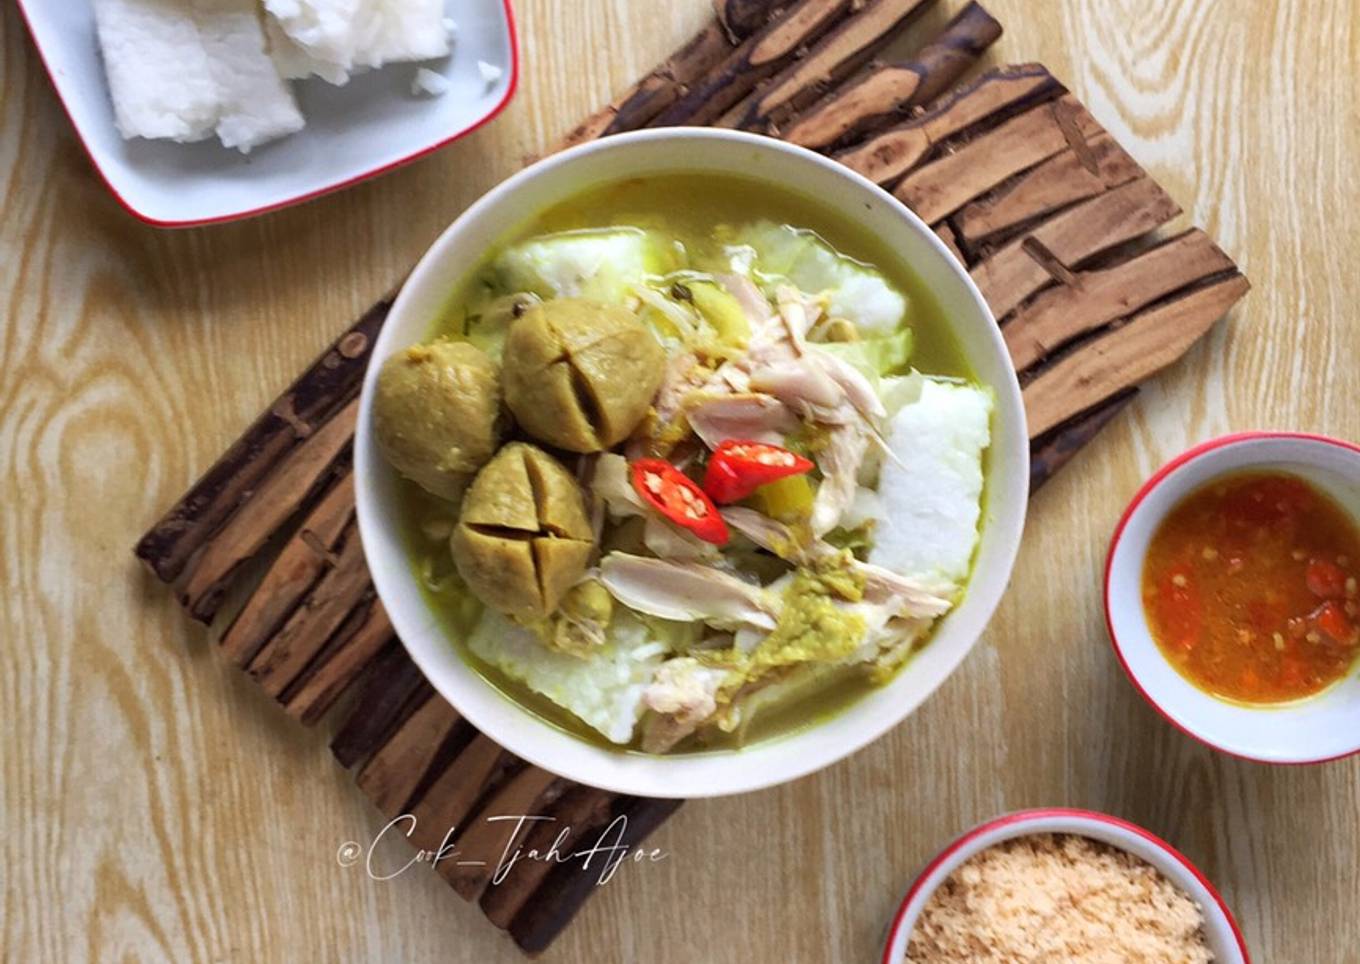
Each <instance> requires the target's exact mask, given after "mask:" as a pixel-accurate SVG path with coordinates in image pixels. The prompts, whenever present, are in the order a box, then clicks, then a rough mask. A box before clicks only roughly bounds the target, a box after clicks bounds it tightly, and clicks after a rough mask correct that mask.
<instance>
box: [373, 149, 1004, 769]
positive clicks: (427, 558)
mask: <svg viewBox="0 0 1360 964" xmlns="http://www.w3.org/2000/svg"><path fill="white" fill-rule="evenodd" d="M734 213H736V214H738V215H739V216H738V217H736V218H734V216H733V215H734ZM762 219H764V220H769V221H773V222H775V223H777V224H787V225H790V226H792V227H796V228H802V229H810V230H812V231H815V232H816V233H817V234H818V235H820V236H821V237H822V238H823V239H824V240H826V241H827V242H828V243H829V244H831V245H832V246H833V247H834V248H836V250H838V251H840V252H841V253H842V254H845V255H848V256H850V257H852V258H854V259H856V260H858V261H861V262H863V263H865V264H867V265H870V266H872V267H873V268H874V269H875V270H877V271H879V272H881V273H882V274H883V276H884V277H885V278H887V279H888V281H889V282H890V283H891V284H892V285H893V286H894V287H896V288H897V289H898V290H899V291H901V292H902V293H903V294H905V295H906V296H907V299H908V314H907V322H906V324H907V326H908V327H910V328H911V329H912V333H913V349H912V355H911V359H910V362H909V366H910V367H912V368H916V369H919V370H920V371H922V372H924V373H926V374H930V375H945V376H954V377H960V378H966V379H969V380H974V376H973V373H972V371H971V369H970V368H969V367H968V364H967V362H966V360H965V358H964V355H963V352H962V351H961V349H960V348H959V345H958V343H957V341H956V340H955V338H954V335H953V333H952V332H951V330H950V329H949V326H948V324H947V321H946V318H945V315H944V312H943V310H942V309H941V307H940V305H939V302H938V300H937V299H936V297H935V296H934V294H933V293H932V292H931V291H930V290H929V289H927V288H926V286H925V285H924V284H923V283H922V282H921V280H920V278H918V277H917V276H916V274H915V273H914V272H913V271H912V270H911V268H910V266H909V265H908V264H906V263H905V262H904V261H903V260H902V259H901V258H900V257H898V256H897V255H896V253H895V252H894V251H893V250H892V249H891V248H890V247H889V246H888V245H886V244H885V243H884V242H883V241H882V240H880V239H879V238H877V237H876V236H874V235H873V234H871V233H869V232H868V231H865V230H864V229H863V228H862V227H861V226H860V225H858V224H857V223H856V222H855V221H854V219H853V218H852V217H850V216H848V215H847V214H845V213H843V212H840V211H836V210H833V209H830V208H828V207H826V206H825V205H823V204H821V203H819V202H817V201H815V200H813V199H810V198H807V197H804V196H802V195H800V194H797V193H794V192H792V191H788V190H785V189H782V188H776V187H772V186H770V185H769V184H766V183H764V182H759V181H755V180H752V179H747V178H741V177H715V176H710V175H697V174H668V175H661V176H656V177H650V178H636V179H631V180H627V181H622V182H619V183H617V184H612V185H609V186H607V187H603V188H600V189H597V190H594V191H591V192H588V193H584V194H582V195H580V196H578V197H576V198H573V199H571V200H569V201H567V202H565V203H563V204H560V205H558V206H556V207H553V208H551V209H549V210H547V211H546V212H544V213H543V214H541V215H539V216H538V217H536V218H533V219H532V220H530V221H529V222H528V223H525V224H522V225H520V226H518V227H516V228H514V229H512V230H510V231H508V232H507V233H506V234H505V235H504V236H503V237H502V238H501V239H500V241H499V242H498V243H497V244H496V245H494V246H493V247H492V248H491V249H490V250H489V251H488V252H487V253H486V255H485V257H484V258H483V259H482V260H481V262H480V263H479V264H478V266H477V267H476V268H475V269H474V270H473V271H471V272H470V273H469V275H468V276H467V277H466V278H463V279H460V280H459V281H458V282H457V283H456V284H455V285H454V288H453V292H452V294H451V297H450V300H449V303H448V307H447V309H446V310H445V313H444V315H443V316H442V317H440V318H438V319H436V321H435V322H434V324H433V325H432V327H431V330H430V332H429V337H430V338H436V337H451V338H458V337H461V335H462V331H463V327H462V325H463V317H464V312H463V308H464V305H465V303H466V302H467V301H468V300H469V298H470V297H471V296H472V294H473V292H474V291H475V290H476V286H480V285H483V284H484V280H483V278H484V272H485V268H486V266H487V265H488V264H490V262H491V261H493V260H494V259H495V258H496V257H497V256H498V255H499V254H500V252H501V251H502V250H503V249H504V248H506V247H507V246H509V245H511V244H514V243H515V242H517V241H520V240H524V239H526V238H530V237H535V236H538V235H542V234H550V233H556V232H560V231H571V230H578V229H584V228H608V227H624V226H628V227H638V228H645V229H654V230H656V231H658V232H660V233H661V234H663V235H665V236H667V237H671V238H675V239H677V240H679V241H680V242H681V243H682V244H684V245H685V247H686V249H688V250H690V251H701V250H703V249H705V248H706V247H708V246H711V245H712V241H711V237H712V234H713V231H714V228H715V226H717V225H723V224H733V225H735V224H739V223H749V222H754V221H758V220H762ZM511 293H512V292H502V294H511ZM986 465H987V458H986V453H984V477H985V474H986ZM399 491H400V492H401V500H402V510H403V513H402V514H403V519H404V526H405V536H406V541H407V545H408V546H409V547H410V551H411V555H412V561H413V566H414V568H415V571H416V574H417V577H418V579H419V580H420V582H421V586H422V589H423V590H424V593H425V596H426V600H427V601H428V603H429V605H430V607H431V608H432V609H433V610H434V612H435V614H436V615H437V617H438V619H439V621H440V623H441V625H442V626H443V627H444V629H445V632H446V633H447V634H448V636H449V638H450V640H452V641H453V643H454V645H455V646H456V647H457V649H458V651H459V653H460V655H461V656H462V657H463V659H464V660H465V661H466V662H467V663H468V664H469V665H470V666H472V667H473V668H474V669H475V670H476V671H477V672H478V674H479V675H481V676H482V677H483V678H484V679H485V680H486V681H487V682H488V683H490V684H491V685H492V686H493V687H495V688H496V689H497V690H498V691H499V692H500V693H501V694H502V695H503V696H505V697H506V698H507V699H509V700H511V701H512V702H514V703H517V704H519V705H521V706H523V707H525V708H526V709H528V710H530V711H531V712H533V713H534V714H536V715H537V716H539V717H540V718H541V719H543V720H544V721H545V722H547V723H549V724H551V725H553V726H554V727H556V728H558V729H560V730H563V731H565V732H568V733H570V734H572V735H574V736H576V737H579V738H581V739H584V740H588V741H590V742H591V743H594V744H597V745H599V746H604V747H607V748H610V749H614V750H635V749H636V748H635V747H627V748H624V747H619V746H617V745H616V744H613V743H610V742H609V741H607V740H606V739H605V738H604V737H603V736H601V735H600V734H599V733H597V732H596V731H595V730H593V729H591V728H590V727H589V726H587V725H585V724H584V723H582V722H581V721H580V720H578V719H577V718H576V717H575V716H573V715H572V714H571V713H569V712H568V711H566V710H564V709H562V708H561V707H559V706H557V705H556V704H554V703H552V702H551V701H550V700H548V699H546V698H545V697H543V696H541V695H539V694H538V693H535V692H533V691H532V690H530V689H529V688H528V687H526V686H524V685H522V684H520V683H519V682H518V681H516V680H513V679H511V678H509V677H507V676H506V675H505V674H504V673H502V672H501V671H500V670H498V669H496V668H495V667H493V666H490V665H488V664H487V663H485V662H484V661H483V660H481V659H479V658H478V657H477V656H476V655H475V654H474V653H472V652H471V650H470V649H469V648H468V647H467V645H466V643H465V642H464V640H465V639H466V638H467V636H468V635H469V634H470V633H471V630H472V628H473V627H474V626H475V625H476V622H477V619H478V618H479V616H480V613H481V604H480V603H479V602H477V600H476V599H475V598H473V597H472V596H471V594H470V593H468V591H467V590H466V588H464V586H463V585H462V583H461V582H460V580H459V579H458V575H457V573H456V571H455V570H454V567H453V561H452V559H451V558H450V557H449V552H448V541H447V538H438V536H440V535H441V533H442V531H443V530H444V529H445V528H447V527H448V526H450V525H451V523H452V521H453V519H454V517H455V513H456V509H455V507H454V506H453V505H452V504H450V503H448V502H444V501H442V500H439V499H436V498H434V497H432V496H430V495H428V494H426V493H425V492H424V491H423V490H421V489H420V488H419V487H418V486H416V485H415V484H414V483H411V482H408V481H406V480H404V479H403V480H401V483H400V489H399ZM928 638H929V637H927V639H928ZM925 642H926V640H921V641H920V642H918V643H917V647H918V648H919V647H920V646H922V645H924V644H925ZM874 686H875V684H874V683H873V682H871V681H870V680H869V678H868V673H867V671H863V670H861V669H860V668H857V667H851V668H848V669H846V670H843V671H840V672H837V673H833V674H828V676H827V678H826V679H824V680H822V681H821V682H820V684H819V685H817V686H814V687H808V688H807V691H806V695H805V696H804V697H802V698H799V699H798V700H797V701H796V702H795V703H793V704H791V705H780V706H776V707H773V708H771V709H768V710H763V711H762V712H760V713H759V714H757V716H756V718H755V719H754V720H753V721H752V723H751V724H750V725H749V726H748V727H746V728H745V730H743V731H739V733H738V734H730V735H729V734H720V733H707V734H704V736H703V739H699V738H697V737H696V738H692V739H691V740H689V741H687V742H685V743H682V744H681V745H680V746H679V747H677V748H676V749H675V750H673V751H671V752H699V751H704V750H708V749H730V748H733V747H735V746H737V745H750V744H751V743H753V742H758V741H760V740H765V739H770V738H773V737H777V736H786V735H790V734H792V733H795V732H798V731H799V730H802V729H805V728H806V727H808V726H812V725H816V724H817V723H820V722H822V721H824V720H826V719H827V718H828V717H830V716H832V715H834V714H836V713H838V712H839V711H841V710H842V709H844V708H846V707H847V706H849V705H850V704H851V703H852V702H854V701H855V700H856V699H857V698H858V697H860V696H862V695H864V694H865V693H866V692H868V691H869V690H870V689H872V688H873V687H874ZM637 752H641V751H637Z"/></svg>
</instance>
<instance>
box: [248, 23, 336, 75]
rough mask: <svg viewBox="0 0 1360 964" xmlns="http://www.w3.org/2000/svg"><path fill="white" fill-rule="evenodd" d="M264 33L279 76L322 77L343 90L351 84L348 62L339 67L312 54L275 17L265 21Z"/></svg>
mask: <svg viewBox="0 0 1360 964" xmlns="http://www.w3.org/2000/svg"><path fill="white" fill-rule="evenodd" d="M264 32H265V38H266V40H267V41H268V44H269V56H270V57H271V58H272V59H273V61H274V66H275V67H276V68H277V69H278V71H279V73H280V74H282V75H283V76H284V77H285V78H287V79H288V80H305V79H306V78H308V77H320V78H321V79H322V80H324V81H327V82H328V83H332V84H334V85H335V86H337V87H343V86H344V85H345V84H347V83H349V68H350V65H349V64H348V63H346V64H339V63H335V62H334V61H330V60H323V59H322V58H320V57H317V56H315V55H313V54H311V53H309V52H308V51H307V48H306V47H303V46H302V45H301V44H300V43H298V42H297V41H295V40H294V39H293V38H292V37H290V36H288V34H287V33H285V32H284V29H283V27H282V26H280V25H279V22H278V21H277V20H275V19H274V18H273V17H266V18H265V22H264Z"/></svg>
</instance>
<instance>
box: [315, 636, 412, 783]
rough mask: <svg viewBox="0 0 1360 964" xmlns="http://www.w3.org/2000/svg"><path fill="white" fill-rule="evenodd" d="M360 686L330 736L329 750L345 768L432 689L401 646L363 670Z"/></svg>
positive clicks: (373, 748) (382, 739)
mask: <svg viewBox="0 0 1360 964" xmlns="http://www.w3.org/2000/svg"><path fill="white" fill-rule="evenodd" d="M362 687H363V688H362V691H361V693H360V694H359V698H358V700H356V701H355V704H354V706H353V708H352V709H351V710H350V713H349V715H348V716H347V717H346V718H345V723H344V725H343V726H341V728H340V730H339V732H338V733H336V735H335V739H333V740H331V753H332V754H334V756H335V759H336V760H337V761H339V763H340V765H341V766H342V767H345V768H346V769H349V768H350V767H352V766H354V765H355V764H358V763H362V762H363V761H364V760H367V759H368V758H369V756H371V755H372V754H373V752H374V751H376V750H377V749H378V747H380V746H382V744H383V743H384V742H386V740H387V737H388V735H389V734H391V733H392V732H393V731H394V730H395V729H396V728H397V727H398V726H399V725H400V724H401V723H402V722H403V721H404V720H405V719H406V717H407V716H409V715H410V714H411V712H412V711H413V710H414V709H415V708H416V707H417V706H419V705H421V704H422V703H424V701H425V700H426V699H428V698H429V696H430V695H431V694H432V693H433V692H434V690H433V689H431V688H430V684H429V683H428V682H426V680H425V674H423V673H422V672H421V671H420V670H419V668H417V666H416V664H415V663H413V662H411V658H410V657H409V656H407V655H406V650H405V649H404V648H402V647H395V648H389V649H387V650H385V651H384V652H383V654H382V655H381V656H380V657H379V658H378V659H377V660H375V661H374V663H373V665H372V666H371V667H370V668H369V669H368V671H367V672H366V673H365V674H364V681H363V684H362Z"/></svg>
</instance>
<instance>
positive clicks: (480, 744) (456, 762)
mask: <svg viewBox="0 0 1360 964" xmlns="http://www.w3.org/2000/svg"><path fill="white" fill-rule="evenodd" d="M517 762H518V758H517V757H516V756H515V755H514V754H513V753H510V752H509V751H508V750H503V749H501V747H500V746H499V745H498V744H497V743H495V742H494V741H492V740H490V739H487V737H485V736H484V735H482V734H481V733H478V734H477V735H476V736H474V737H473V738H472V740H471V741H470V742H469V743H468V745H467V746H465V747H463V750H462V752H461V753H459V754H458V755H457V756H456V757H454V759H453V760H451V761H450V762H449V764H448V766H446V767H445V768H444V770H443V772H442V773H440V774H439V775H438V776H437V777H436V778H435V780H434V782H433V783H431V784H430V788H429V789H428V790H426V791H425V793H424V794H423V795H422V796H421V798H420V799H419V800H418V801H416V803H415V805H414V806H413V807H412V808H411V814H412V815H413V816H414V817H415V818H416V826H415V829H414V830H413V831H412V833H411V842H412V844H414V845H415V846H417V847H420V848H423V849H425V850H431V851H432V850H435V849H437V848H438V847H439V846H440V844H441V843H443V841H444V839H445V836H446V835H448V834H450V832H451V831H452V837H451V838H450V839H453V840H456V839H457V837H458V835H459V834H461V833H462V832H463V831H464V830H465V829H466V827H465V826H464V825H463V824H464V821H465V820H466V819H467V817H468V815H469V814H470V813H472V811H473V808H474V807H476V805H477V801H479V800H480V799H481V798H482V796H483V794H484V793H485V792H486V790H487V789H488V788H489V787H490V785H491V784H493V783H494V782H495V781H494V776H495V774H496V773H497V772H498V771H501V770H504V769H506V768H507V767H508V766H510V765H511V764H514V763H517Z"/></svg>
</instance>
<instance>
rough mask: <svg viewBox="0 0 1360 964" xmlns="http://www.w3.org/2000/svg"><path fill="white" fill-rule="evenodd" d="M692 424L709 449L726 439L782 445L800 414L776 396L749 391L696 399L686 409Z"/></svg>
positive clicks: (794, 428) (795, 424) (796, 425)
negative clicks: (797, 415)
mask: <svg viewBox="0 0 1360 964" xmlns="http://www.w3.org/2000/svg"><path fill="white" fill-rule="evenodd" d="M685 414H686V416H687V417H688V418H689V424H690V428H692V429H694V434H695V435H697V436H699V438H700V439H701V440H702V441H703V443H704V444H705V445H707V446H708V447H709V448H710V449H716V448H717V447H718V445H719V444H720V443H722V442H723V441H724V440H725V439H730V438H737V439H748V440H751V441H755V442H766V443H769V444H771V445H783V444H784V440H785V438H786V437H787V436H788V435H789V434H790V433H791V432H794V431H796V430H797V429H798V426H799V424H800V423H799V421H798V418H797V417H796V416H795V415H794V414H793V413H792V412H791V411H789V409H788V407H787V406H785V405H784V403H783V402H781V401H779V399H777V398H773V397H771V396H769V395H761V394H756V393H752V392H748V393H745V394H741V395H714V396H709V397H700V398H698V399H696V400H693V401H691V402H690V403H689V405H688V406H687V407H686V409H685Z"/></svg>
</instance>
